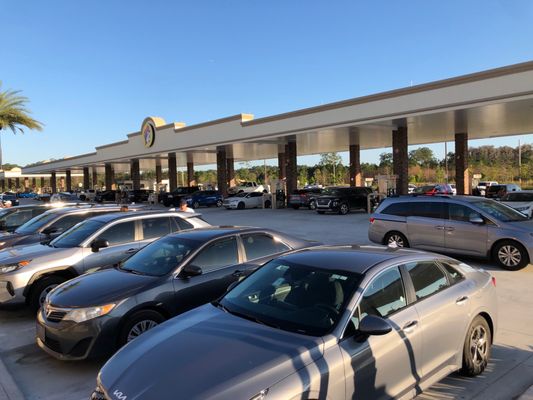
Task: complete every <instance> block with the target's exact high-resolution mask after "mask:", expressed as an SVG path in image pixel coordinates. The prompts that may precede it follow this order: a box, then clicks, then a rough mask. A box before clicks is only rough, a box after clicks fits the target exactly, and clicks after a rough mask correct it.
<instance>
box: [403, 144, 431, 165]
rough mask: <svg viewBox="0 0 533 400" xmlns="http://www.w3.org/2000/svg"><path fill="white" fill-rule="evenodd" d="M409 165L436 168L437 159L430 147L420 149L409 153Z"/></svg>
mask: <svg viewBox="0 0 533 400" xmlns="http://www.w3.org/2000/svg"><path fill="white" fill-rule="evenodd" d="M409 165H419V166H421V167H424V168H430V167H435V166H436V165H437V159H436V158H435V155H434V154H433V150H431V149H430V148H429V147H419V148H418V149H414V150H411V151H410V152H409Z"/></svg>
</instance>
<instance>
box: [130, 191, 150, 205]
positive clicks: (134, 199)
mask: <svg viewBox="0 0 533 400" xmlns="http://www.w3.org/2000/svg"><path fill="white" fill-rule="evenodd" d="M151 193H154V191H153V190H151V189H139V190H129V191H128V199H129V201H130V203H145V202H147V201H148V198H149V196H150V194H151Z"/></svg>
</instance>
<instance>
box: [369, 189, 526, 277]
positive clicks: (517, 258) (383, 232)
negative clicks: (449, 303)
mask: <svg viewBox="0 0 533 400" xmlns="http://www.w3.org/2000/svg"><path fill="white" fill-rule="evenodd" d="M368 238H369V239H370V240H371V241H372V242H374V243H380V244H391V243H395V244H396V245H397V246H398V247H415V248H420V249H425V250H431V251H437V252H445V253H454V254H463V255H467V256H476V257H492V258H493V259H494V260H495V261H496V262H497V263H498V264H499V265H500V266H501V267H502V268H505V269H508V270H512V271H515V270H518V269H521V268H524V267H525V266H526V265H528V263H529V262H530V261H531V260H533V221H531V220H529V219H528V218H527V217H526V216H525V215H524V214H522V213H520V212H518V211H516V210H514V209H512V208H511V207H508V206H506V205H505V204H501V203H498V202H496V201H494V200H489V199H483V198H479V197H474V196H472V197H470V196H453V197H452V196H401V197H389V198H387V199H385V200H384V201H383V202H382V203H381V204H380V205H379V207H378V208H377V210H376V212H375V213H374V214H372V216H371V218H370V228H369V230H368Z"/></svg>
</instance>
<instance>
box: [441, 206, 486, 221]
mask: <svg viewBox="0 0 533 400" xmlns="http://www.w3.org/2000/svg"><path fill="white" fill-rule="evenodd" d="M448 218H449V219H450V220H452V221H462V222H469V221H470V218H482V217H481V215H480V214H479V213H478V212H476V211H474V210H472V209H471V208H470V207H467V206H463V205H462V204H453V203H450V204H448Z"/></svg>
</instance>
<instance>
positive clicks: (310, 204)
mask: <svg viewBox="0 0 533 400" xmlns="http://www.w3.org/2000/svg"><path fill="white" fill-rule="evenodd" d="M309 209H310V210H312V211H314V210H316V201H314V200H311V201H310V202H309Z"/></svg>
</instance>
